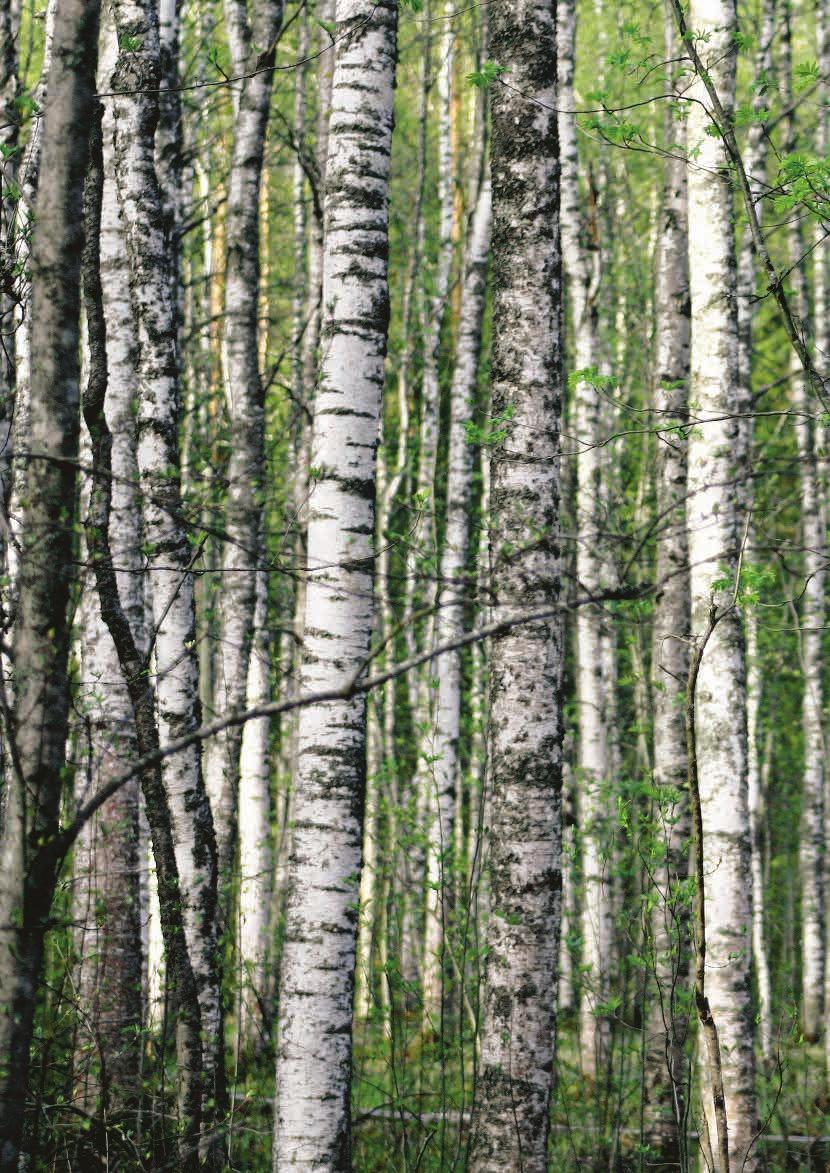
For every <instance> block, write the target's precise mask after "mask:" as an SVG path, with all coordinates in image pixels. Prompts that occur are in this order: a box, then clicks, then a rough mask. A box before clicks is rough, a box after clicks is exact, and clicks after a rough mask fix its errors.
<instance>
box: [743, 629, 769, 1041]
mask: <svg viewBox="0 0 830 1173" xmlns="http://www.w3.org/2000/svg"><path fill="white" fill-rule="evenodd" d="M746 662H747V667H746V684H747V689H746V691H747V705H746V727H747V743H748V755H749V756H748V765H747V801H748V803H749V834H750V840H751V844H752V855H751V869H752V957H753V961H754V964H755V980H756V982H757V985H758V1039H759V1042H760V1044H761V1056H762V1058H763V1060H764V1062H765V1063H767V1064H769V1063H771V1062H772V1059H773V1051H772V1018H771V1015H772V978H771V975H770V968H769V959H768V956H767V947H766V929H765V926H764V893H765V891H766V884H765V883H764V856H763V840H764V806H765V796H764V785H763V774H762V770H761V760H760V759H761V755H760V752H759V745H758V738H759V736H760V730H759V728H758V718H759V716H760V709H761V682H762V680H763V676H762V672H761V663H760V658H759V652H758V617H757V614H756V611H755V608H754V607H753V608H751V609H750V612H749V614H748V615H747V620H746ZM768 753H769V751H768Z"/></svg>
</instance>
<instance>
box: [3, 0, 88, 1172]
mask: <svg viewBox="0 0 830 1173" xmlns="http://www.w3.org/2000/svg"><path fill="white" fill-rule="evenodd" d="M98 16H99V5H98V2H97V0H66V3H63V4H62V5H61V6H60V9H59V11H58V13H57V16H56V23H55V45H56V48H57V52H56V55H55V61H54V63H53V67H52V70H51V77H50V88H49V95H48V98H47V101H46V106H45V115H44V119H43V130H42V142H43V149H44V151H45V152H46V154H47V156H48V158H49V167H48V169H47V170H46V171H44V173H43V175H42V177H41V182H40V184H39V189H38V198H37V231H36V232H35V234H34V238H33V242H32V258H31V264H32V291H33V295H32V306H31V311H32V327H31V330H32V333H31V340H32V349H33V353H35V354H37V355H38V362H37V364H35V365H34V366H33V368H32V382H31V423H30V429H31V430H30V439H29V441H28V442H29V445H30V448H31V451H32V452H33V453H35V454H36V455H37V456H38V457H39V459H32V460H29V461H28V463H27V469H26V488H25V493H24V495H23V499H22V502H21V509H22V514H21V522H22V527H21V532H22V534H23V538H24V541H23V547H22V550H21V560H20V569H19V598H20V608H19V614H18V616H17V622H16V625H15V630H14V637H13V647H12V662H13V667H14V694H15V709H14V718H13V723H12V724H11V727H10V724H9V722H8V721H7V722H6V729H5V733H6V737H7V739H8V742H9V746H10V757H11V759H12V765H13V769H12V771H10V774H9V776H8V778H7V785H6V789H5V795H4V798H5V802H4V809H3V827H2V832H1V833H0V863H1V864H2V866H0V991H2V993H0V1169H3V1170H9V1171H11V1170H17V1168H18V1156H19V1148H20V1140H21V1133H22V1127H23V1118H24V1108H25V1097H26V1089H27V1083H28V1072H29V1044H30V1042H31V1037H32V1023H33V1014H34V1007H35V998H36V994H37V987H38V981H39V978H40V969H41V963H42V959H43V941H44V935H45V933H46V927H47V921H48V917H49V911H50V905H51V900H52V895H53V893H54V885H55V873H54V861H53V860H51V859H50V858H49V854H50V853H49V852H48V850H47V845H48V844H49V841H50V840H51V839H52V837H53V836H54V835H55V834H56V832H57V830H58V815H59V808H60V800H61V794H62V788H63V787H62V783H63V766H64V761H65V746H66V732H67V709H68V691H69V690H68V678H67V656H68V651H69V625H68V622H67V604H68V599H69V588H70V584H71V582H72V579H73V575H74V566H73V560H72V553H73V551H72V533H73V522H74V516H73V515H74V501H75V484H76V461H77V455H78V427H79V410H78V404H79V386H78V383H79V370H78V353H79V318H80V270H81V250H82V246H83V217H82V201H83V179H84V170H85V167H86V161H87V154H88V151H87V127H88V125H89V122H90V116H91V112H92V96H93V92H94V86H95V64H96V57H97V48H98Z"/></svg>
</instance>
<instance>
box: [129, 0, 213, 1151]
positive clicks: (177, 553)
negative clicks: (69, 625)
mask: <svg viewBox="0 0 830 1173" xmlns="http://www.w3.org/2000/svg"><path fill="white" fill-rule="evenodd" d="M114 14H115V23H116V31H117V35H118V44H119V54H118V59H117V61H116V65H115V69H114V71H113V75H112V82H111V89H112V90H114V91H115V92H116V93H117V97H115V98H114V99H113V104H114V112H115V148H114V149H115V161H116V179H117V184H118V194H119V199H120V204H121V212H122V217H123V225H124V234H125V239H126V243H127V255H128V260H129V272H130V293H131V298H132V305H133V313H134V318H135V329H136V332H137V336H138V347H139V359H138V382H139V385H140V388H141V394H140V397H139V400H138V405H137V433H138V452H137V460H138V471H139V480H140V485H141V493H142V499H141V507H142V523H143V530H144V540H145V543H146V544H147V548H148V550H149V553H148V558H147V577H146V583H147V587H148V590H149V593H150V597H151V602H152V621H153V635H152V638H151V644H152V646H153V648H154V652H155V663H156V672H157V687H156V697H157V705H158V733H159V738H160V740H161V742H162V744H164V743H165V742H168V741H172V740H173V739H174V738H176V737H177V736H180V735H181V734H183V733H186V732H187V731H188V730H190V729H193V728H195V727H196V726H197V725H198V724H199V722H200V717H201V711H200V704H199V681H198V663H197V658H196V648H195V617H194V608H193V574H192V552H191V549H190V544H189V541H188V535H187V531H186V529H185V526H184V522H183V517H182V508H181V486H180V476H179V439H178V422H179V388H178V361H177V347H176V335H177V329H176V307H175V305H174V304H173V300H172V294H171V286H170V280H169V275H170V257H169V255H168V253H169V248H168V241H167V239H166V237H165V232H164V216H163V209H162V202H161V198H160V194H159V187H158V180H157V174H156V166H155V160H154V149H153V137H154V131H155V126H156V122H157V119H158V84H159V29H158V14H157V11H156V9H155V7H154V4H153V0H117V2H116V3H115V4H114ZM163 777H164V787H165V791H166V797H167V803H168V805H169V809H170V816H171V819H172V824H173V836H174V840H175V847H176V864H177V869H178V878H179V884H180V888H181V897H182V900H183V905H184V907H183V919H184V926H185V933H186V940H187V949H188V951H189V954H190V962H191V965H192V968H193V975H194V978H195V981H196V986H197V990H198V995H199V1004H200V1008H201V1019H202V1031H203V1039H204V1047H203V1062H204V1074H205V1101H204V1105H203V1114H204V1121H203V1124H204V1129H205V1134H204V1142H203V1143H204V1145H205V1146H206V1148H207V1149H209V1150H210V1151H211V1152H212V1153H213V1155H214V1156H216V1157H217V1159H218V1147H217V1146H218V1136H217V1134H215V1133H214V1131H213V1128H212V1126H213V1123H214V1121H215V1119H216V1117H217V1116H218V1115H221V1113H222V1112H223V1110H224V1102H225V1074H224V1040H223V1026H222V1008H221V1001H220V990H219V973H218V951H217V946H216V908H217V874H216V842H215V837H214V828H213V820H212V818H211V811H210V805H209V802H208V798H207V794H206V791H205V787H204V783H203V778H202V770H201V754H200V750H199V747H198V746H196V745H194V746H192V747H190V748H189V749H187V750H183V751H182V752H181V753H179V754H176V755H173V756H171V757H169V758H166V759H165V761H164V765H163Z"/></svg>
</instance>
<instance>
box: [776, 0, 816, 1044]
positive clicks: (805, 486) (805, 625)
mask: <svg viewBox="0 0 830 1173" xmlns="http://www.w3.org/2000/svg"><path fill="white" fill-rule="evenodd" d="M792 18H793V8H792V4H791V3H789V2H788V3H786V5H785V11H784V20H783V21H782V35H781V73H782V84H781V99H782V102H783V103H784V106H785V108H786V107H788V106H790V105H791V104H792V98H793V93H792ZM785 127H786V130H785V135H784V140H785V141H784V143H783V151H784V153H785V154H786V155H792V154H794V153H795V151H796V150H797V149H798V143H797V139H796V124H795V114H794V113H792V114H790V116H789V117H788V118H787V120H786V123H785ZM787 246H788V251H789V270H788V272H789V284H790V288H791V291H792V293H791V304H792V308H793V313H794V315H795V318H796V321H797V322H798V323H799V326H800V329H801V332H802V334H803V335H804V336H805V338H806V334H807V314H808V303H807V281H806V276H805V272H804V264H805V259H806V257H805V247H804V246H805V242H804V234H803V232H802V229H801V223H800V220H799V218H798V217H790V218H789V220H788V225H787ZM789 358H790V377H791V380H792V389H793V409H794V413H795V415H794V426H795V434H796V440H797V445H798V479H799V488H800V491H801V543H802V546H803V550H804V554H803V576H804V588H803V592H802V594H801V614H800V617H799V622H800V632H799V639H800V659H801V671H802V674H803V677H804V694H803V699H802V708H801V728H802V734H803V739H804V765H803V773H802V784H801V827H800V835H799V840H798V866H799V878H800V882H801V1020H802V1029H803V1031H804V1037H805V1038H806V1039H807V1041H808V1042H817V1041H818V1038H819V1035H820V1033H821V1029H822V1019H823V1012H824V966H825V954H824V945H825V939H824V934H825V925H824V920H825V893H824V884H823V879H824V876H823V868H824V854H825V842H824V786H825V781H824V773H825V765H824V731H823V728H822V716H823V707H824V687H823V676H824V672H823V667H824V657H823V654H822V634H823V631H824V610H825V608H824V589H825V582H826V551H825V547H826V533H825V507H824V502H823V499H822V496H821V493H820V487H819V476H818V450H819V445H820V436H819V428H818V424H817V423H816V421H815V420H814V418H813V414H814V413H813V410H812V407H811V396H810V388H809V384H808V380H807V377H806V375H805V374H804V371H803V370H802V366H801V362H800V360H799V357H798V355H797V354H796V353H795V351H794V350H791V352H790V356H789Z"/></svg>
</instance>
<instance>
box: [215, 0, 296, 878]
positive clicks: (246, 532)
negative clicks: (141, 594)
mask: <svg viewBox="0 0 830 1173" xmlns="http://www.w3.org/2000/svg"><path fill="white" fill-rule="evenodd" d="M282 12H283V4H282V0H252V4H251V7H250V10H249V9H248V5H247V4H246V3H244V0H227V4H226V16H225V19H226V23H227V25H228V30H229V31H228V39H229V41H230V44H231V48H232V57H233V71H234V74H235V75H236V76H242V75H248V74H251V76H248V77H247V78H246V80H245V81H244V82H242V83H241V85H242V90H241V92H240V93H239V94H238V96H237V97H236V98H235V110H236V118H235V125H234V146H233V157H232V160H231V172H230V184H229V190H228V209H227V220H226V233H227V270H226V274H225V326H224V335H223V339H222V368H223V369H222V375H223V380H224V384H225V397H226V405H227V412H228V417H229V420H230V431H231V451H230V460H229V463H228V473H227V476H228V496H227V502H226V506H225V531H226V540H225V543H224V546H223V548H222V576H221V580H222V589H221V590H220V591H219V592H218V595H217V599H216V608H217V612H218V639H217V646H216V657H215V686H214V706H215V708H216V710H217V712H218V713H219V714H223V713H227V712H232V711H234V710H236V709H240V708H242V706H243V705H244V703H245V690H246V687H247V676H248V661H249V659H250V649H251V637H252V632H253V619H254V608H255V602H256V568H257V561H258V548H259V537H260V525H261V516H262V504H263V487H264V464H265V424H264V417H265V393H264V389H263V384H262V379H261V377H260V371H259V361H258V356H259V347H258V334H259V331H258V321H257V318H258V307H259V275H260V260H259V249H260V223H259V208H260V188H261V183H262V170H263V162H264V158H265V136H266V132H267V129H268V118H269V113H270V102H271V88H272V79H273V73H272V71H271V69H270V68H265V67H266V66H272V65H273V63H274V55H275V52H276V46H275V40H276V36H277V33H278V31H279V27H280V24H281V23H282ZM241 742H242V731H241V729H234V730H227V731H226V732H224V733H221V734H219V736H218V737H215V738H213V739H212V740H211V741H210V742H208V746H207V749H206V755H205V779H206V783H207V788H208V793H209V795H210V801H211V807H212V810H213V816H214V822H215V826H216V841H217V850H218V861H219V874H220V878H221V881H222V883H223V884H226V883H227V881H228V878H229V876H230V873H231V870H232V868H233V864H234V857H235V854H236V822H237V803H238V787H239V750H240V746H241ZM223 899H224V898H223Z"/></svg>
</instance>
